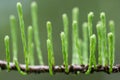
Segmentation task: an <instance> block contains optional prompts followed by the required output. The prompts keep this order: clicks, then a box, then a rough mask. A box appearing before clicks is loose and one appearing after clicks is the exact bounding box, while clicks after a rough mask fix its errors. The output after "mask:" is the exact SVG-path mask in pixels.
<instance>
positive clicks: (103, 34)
mask: <svg viewBox="0 0 120 80" xmlns="http://www.w3.org/2000/svg"><path fill="white" fill-rule="evenodd" d="M17 10H18V17H19V24H20V30H21V39H22V45H23V50H24V57H25V65H26V70H27V71H28V70H29V65H35V64H34V43H35V47H36V51H37V54H38V59H39V64H40V65H44V62H43V58H42V51H41V47H40V40H39V31H38V21H37V18H38V16H37V3H36V2H33V3H32V4H31V13H32V26H29V27H28V31H27V32H28V33H27V37H26V35H25V29H24V27H25V26H24V19H23V12H22V4H21V3H20V2H18V3H17ZM93 17H94V13H93V12H90V13H89V14H88V22H84V23H83V25H82V31H83V39H81V38H79V31H78V30H79V9H78V8H74V9H73V11H72V63H71V64H77V65H85V66H86V65H88V70H87V71H86V74H89V73H90V72H91V69H92V67H94V68H95V69H96V66H97V64H99V65H102V66H107V65H108V66H109V67H110V69H109V72H112V67H113V65H114V55H115V54H114V53H115V29H114V27H115V25H114V22H113V21H110V22H109V26H110V27H109V28H110V30H109V33H108V34H107V30H106V16H105V13H104V12H102V13H101V14H100V21H99V22H98V23H97V25H96V30H97V35H96V34H94V32H93V28H94V27H93V23H92V22H93ZM62 20H63V26H64V31H63V32H61V34H60V37H61V45H62V55H63V65H64V67H65V72H66V73H69V64H68V56H69V55H68V54H69V53H68V50H69V49H68V46H69V43H68V42H69V40H68V38H69V37H68V36H69V34H68V33H69V19H68V16H67V14H63V15H62ZM10 26H11V37H12V48H13V50H12V52H13V61H14V63H15V66H16V68H17V70H18V72H19V73H21V74H23V75H26V73H24V72H23V71H21V69H20V67H19V62H18V57H17V56H18V55H17V54H18V50H17V33H16V28H17V27H16V19H15V17H14V16H13V15H12V16H10ZM46 27H47V41H46V44H47V52H48V65H49V73H50V75H53V73H54V71H53V68H54V65H55V59H54V52H53V47H54V46H53V42H54V41H53V40H52V23H51V22H50V21H48V22H47V23H46ZM33 36H34V41H33ZM26 38H27V39H26ZM4 42H5V49H6V61H7V69H8V71H10V50H9V36H5V38H4ZM97 43H98V45H97ZM88 48H89V49H88ZM96 48H97V49H98V52H97V51H96ZM96 53H98V58H97V57H96ZM97 59H98V62H97Z"/></svg>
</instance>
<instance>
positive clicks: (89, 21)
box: [88, 12, 94, 37]
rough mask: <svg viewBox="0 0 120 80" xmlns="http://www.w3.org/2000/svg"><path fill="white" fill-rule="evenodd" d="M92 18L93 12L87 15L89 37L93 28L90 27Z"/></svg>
mask: <svg viewBox="0 0 120 80" xmlns="http://www.w3.org/2000/svg"><path fill="white" fill-rule="evenodd" d="M93 17H94V13H93V12H90V13H89V14H88V32H89V33H88V34H89V37H90V36H91V35H92V33H93V32H92V27H93V25H92V21H93Z"/></svg>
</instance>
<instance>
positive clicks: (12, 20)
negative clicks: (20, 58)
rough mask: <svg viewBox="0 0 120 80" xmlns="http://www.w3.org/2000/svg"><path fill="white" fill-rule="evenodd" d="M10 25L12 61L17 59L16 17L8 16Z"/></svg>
mask: <svg viewBox="0 0 120 80" xmlns="http://www.w3.org/2000/svg"><path fill="white" fill-rule="evenodd" d="M10 27H11V37H12V49H13V51H12V53H13V61H14V59H17V53H18V51H17V33H16V27H17V26H16V19H15V16H13V15H11V16H10Z"/></svg>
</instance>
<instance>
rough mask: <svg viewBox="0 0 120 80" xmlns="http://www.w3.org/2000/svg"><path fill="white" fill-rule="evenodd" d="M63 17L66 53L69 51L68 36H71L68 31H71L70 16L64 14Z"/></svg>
mask: <svg viewBox="0 0 120 80" xmlns="http://www.w3.org/2000/svg"><path fill="white" fill-rule="evenodd" d="M62 19H63V25H64V33H65V36H66V37H65V46H66V49H67V50H66V53H68V46H69V45H68V42H69V41H68V40H69V39H68V38H69V36H68V33H69V30H68V28H69V21H68V16H67V14H65V13H64V14H63V15H62Z"/></svg>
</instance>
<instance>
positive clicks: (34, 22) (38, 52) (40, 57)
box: [31, 2, 44, 65]
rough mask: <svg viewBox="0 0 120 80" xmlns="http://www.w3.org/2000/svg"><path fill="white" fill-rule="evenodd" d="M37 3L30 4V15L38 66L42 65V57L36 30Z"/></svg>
mask: <svg viewBox="0 0 120 80" xmlns="http://www.w3.org/2000/svg"><path fill="white" fill-rule="evenodd" d="M37 12H38V10H37V3H36V2H32V4H31V15H32V26H33V30H34V31H33V32H34V40H35V45H36V50H37V54H38V59H39V64H41V65H43V64H44V62H43V57H42V52H41V47H40V40H39V31H38V30H39V29H38V15H37Z"/></svg>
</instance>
